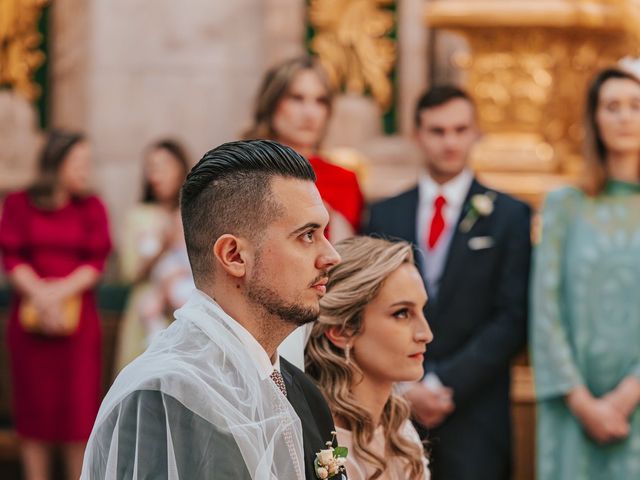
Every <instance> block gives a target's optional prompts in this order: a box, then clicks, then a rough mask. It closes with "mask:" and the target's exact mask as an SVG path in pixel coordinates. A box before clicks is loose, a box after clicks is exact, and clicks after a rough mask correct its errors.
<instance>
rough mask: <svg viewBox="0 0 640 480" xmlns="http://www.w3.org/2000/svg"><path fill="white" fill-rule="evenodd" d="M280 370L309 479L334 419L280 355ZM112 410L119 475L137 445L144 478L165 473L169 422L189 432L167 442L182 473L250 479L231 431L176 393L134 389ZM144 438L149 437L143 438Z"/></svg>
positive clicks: (99, 469) (98, 469)
mask: <svg viewBox="0 0 640 480" xmlns="http://www.w3.org/2000/svg"><path fill="white" fill-rule="evenodd" d="M280 370H281V372H282V376H283V378H284V380H285V384H286V386H287V398H288V399H289V402H290V403H291V405H292V406H293V408H294V410H295V411H296V413H297V414H298V416H299V417H300V420H301V423H302V432H303V447H304V457H305V476H306V478H307V479H309V480H314V479H316V478H317V477H316V475H315V470H314V465H313V462H314V460H315V456H316V453H317V452H318V451H320V450H321V449H323V448H326V446H325V443H326V442H327V441H328V440H331V432H332V431H333V430H335V427H334V424H333V418H332V417H331V412H330V411H329V407H328V406H327V404H326V402H325V400H324V397H323V396H322V393H320V390H318V388H317V387H316V386H315V384H314V383H313V382H312V381H311V380H310V379H309V378H308V377H307V376H306V375H305V374H304V373H303V372H302V371H301V370H299V369H297V368H296V367H295V366H293V365H292V364H290V363H289V362H288V361H287V360H285V359H284V358H280ZM167 404H170V405H167ZM167 407H170V408H167ZM117 410H119V411H116V412H114V413H113V414H112V415H111V418H110V419H109V420H108V421H107V422H106V423H105V424H104V425H103V428H107V429H109V431H112V430H113V429H114V428H116V427H115V421H116V417H117V415H118V414H119V423H118V427H117V428H118V437H119V450H118V475H117V477H118V479H123V480H125V479H131V478H133V473H134V463H133V461H132V460H133V459H132V457H131V452H132V451H135V450H136V448H137V449H138V452H139V457H138V460H139V463H141V464H144V468H143V469H141V470H144V474H143V476H144V478H150V479H151V478H153V479H154V480H155V479H163V478H165V479H166V478H167V477H168V473H167V461H166V459H167V443H168V442H167V440H168V439H166V436H167V430H166V424H167V423H169V424H170V425H172V432H174V431H175V432H182V433H185V432H188V434H186V435H181V436H180V438H179V439H178V438H174V439H172V440H173V441H172V442H171V443H172V444H173V448H174V451H175V457H176V461H177V464H176V468H177V469H178V472H179V473H180V475H181V478H182V476H184V477H185V478H190V479H191V478H192V479H233V480H250V479H251V476H250V474H249V471H248V470H247V468H246V466H245V463H244V460H243V458H242V454H241V452H240V450H239V449H238V447H237V445H236V443H235V440H234V439H233V435H232V434H231V433H230V432H228V431H221V430H219V429H216V428H214V427H213V426H212V425H211V424H210V423H209V422H207V421H206V420H204V419H203V418H201V417H200V416H199V415H197V414H196V413H194V412H192V411H191V410H188V409H187V408H185V407H184V406H183V405H182V404H181V403H180V402H179V401H178V400H176V399H175V398H173V397H171V396H169V395H165V394H163V393H161V392H158V391H155V390H141V391H135V392H133V393H132V394H130V395H129V396H128V397H126V398H125V399H124V400H123V401H122V403H121V407H120V408H119V409H117ZM166 411H170V412H171V418H167V414H166ZM140 415H143V416H144V420H145V421H144V422H139V421H138V420H139V418H140ZM196 432H198V433H197V434H196ZM147 438H148V439H150V440H151V439H152V440H151V441H148V442H146V441H145V439H147ZM159 439H163V440H162V441H158V440H159ZM212 466H215V468H212ZM91 471H92V473H93V477H92V478H104V476H105V475H104V465H103V464H95V465H92V466H91ZM141 478H142V476H141Z"/></svg>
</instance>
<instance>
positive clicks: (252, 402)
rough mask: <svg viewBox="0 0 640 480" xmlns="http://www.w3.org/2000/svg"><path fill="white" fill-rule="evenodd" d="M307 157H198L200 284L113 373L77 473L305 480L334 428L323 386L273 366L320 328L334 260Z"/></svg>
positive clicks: (260, 144) (189, 234) (259, 148)
mask: <svg viewBox="0 0 640 480" xmlns="http://www.w3.org/2000/svg"><path fill="white" fill-rule="evenodd" d="M314 182H315V174H314V172H313V170H312V168H311V166H310V164H309V163H308V162H307V160H306V159H304V158H303V157H302V156H300V155H299V154H297V153H296V152H295V151H293V150H292V149H290V148H288V147H284V146H282V145H280V144H278V143H275V142H271V141H260V140H257V141H246V142H232V143H227V144H224V145H221V146H219V147H218V148H215V149H213V150H211V151H209V152H207V153H206V154H205V155H204V157H203V158H202V160H200V162H199V163H198V164H197V165H196V166H195V167H194V168H193V169H192V170H191V172H190V174H189V176H188V177H187V180H186V182H185V184H184V186H183V187H182V193H181V213H182V222H183V226H184V233H185V239H186V245H187V251H188V254H189V260H190V263H191V268H192V271H193V275H194V280H195V284H196V287H197V290H196V291H195V292H194V294H193V296H192V297H191V299H190V300H189V302H188V303H187V305H185V307H183V308H182V309H180V310H178V311H177V312H176V321H175V322H174V323H173V324H172V325H171V326H170V327H169V328H168V329H167V330H166V331H164V332H163V333H162V334H161V335H159V337H158V338H157V339H156V340H154V342H153V343H152V344H151V346H150V347H149V349H148V350H147V351H146V352H145V353H144V354H143V355H142V356H141V357H139V358H138V359H136V360H135V361H134V362H133V363H132V364H131V365H129V366H128V367H127V368H126V369H124V370H123V372H122V373H121V374H120V375H119V376H118V378H117V379H116V381H115V382H114V385H113V386H112V388H111V389H110V391H109V393H108V394H107V396H106V398H105V400H104V402H103V404H102V406H101V409H100V413H99V415H98V418H97V420H96V424H95V426H94V429H93V432H92V435H91V438H90V440H89V444H88V447H87V452H86V454H85V460H84V465H83V471H82V478H83V479H98V478H99V479H104V478H106V479H118V480H120V479H125V478H127V479H128V478H169V479H178V478H180V479H183V478H188V479H196V478H215V479H218V478H220V479H223V478H224V479H226V478H233V479H234V480H235V479H256V478H265V479H270V478H274V477H275V478H282V479H289V478H291V479H294V478H296V479H302V478H305V477H306V478H307V479H312V478H316V474H315V470H314V465H313V461H314V458H315V454H316V452H318V451H319V450H320V449H323V448H326V447H325V442H326V441H328V440H331V437H332V436H331V432H332V431H333V430H334V429H335V427H334V425H333V420H332V418H331V414H330V412H329V409H328V407H327V405H326V403H325V402H324V400H323V397H322V395H321V394H320V392H319V390H318V389H317V388H316V387H315V386H314V385H313V383H312V382H311V381H309V380H308V379H307V377H305V376H304V374H303V373H302V372H301V371H300V370H298V369H296V368H295V367H293V366H292V365H291V364H289V363H288V362H287V361H286V360H285V359H283V358H279V357H278V353H277V350H276V349H277V347H278V345H279V344H280V342H281V341H282V340H283V339H284V338H285V337H287V335H289V333H291V332H292V331H293V330H294V329H295V328H296V327H298V326H300V325H302V324H305V323H308V322H313V321H314V320H316V318H317V317H318V314H319V300H320V298H321V297H322V296H323V295H324V293H325V289H326V287H325V285H326V282H327V272H328V270H329V268H331V267H332V266H334V265H336V264H337V263H338V262H339V261H340V257H339V255H338V254H337V252H336V251H335V250H334V249H333V247H332V246H331V244H330V243H329V242H328V241H327V239H326V237H325V235H324V230H325V228H326V226H327V223H328V221H329V215H328V213H327V211H326V209H325V207H324V204H323V202H322V199H321V198H320V195H319V194H318V190H317V189H316V186H315V183H314Z"/></svg>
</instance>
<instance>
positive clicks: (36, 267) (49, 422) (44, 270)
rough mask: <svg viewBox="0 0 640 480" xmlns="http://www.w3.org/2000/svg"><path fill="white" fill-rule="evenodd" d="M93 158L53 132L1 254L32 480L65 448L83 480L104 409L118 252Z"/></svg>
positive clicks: (0, 241)
mask: <svg viewBox="0 0 640 480" xmlns="http://www.w3.org/2000/svg"><path fill="white" fill-rule="evenodd" d="M90 155H91V152H90V147H89V144H88V142H87V141H86V140H84V138H83V137H82V136H81V135H77V134H69V133H63V132H53V133H51V135H50V136H49V139H48V141H47V144H46V146H45V148H44V151H43V153H42V156H41V158H40V164H39V176H38V179H37V180H36V182H35V183H34V184H33V185H32V186H31V187H30V188H29V189H28V190H27V191H23V192H17V193H13V194H10V195H9V196H7V198H6V200H5V202H4V207H3V212H2V218H1V220H0V251H1V253H2V259H3V262H4V268H5V269H6V271H7V273H8V277H9V280H10V282H11V284H12V286H13V292H14V295H13V298H12V303H11V314H10V318H9V324H8V332H7V338H8V344H9V355H10V363H11V379H12V393H13V413H14V419H15V428H16V431H17V433H18V435H19V436H20V438H21V445H20V450H21V456H22V461H23V465H24V471H25V476H26V478H27V479H35V478H38V479H46V478H49V463H50V459H51V447H53V446H54V445H60V446H61V447H62V452H63V455H64V460H65V463H66V467H67V475H68V478H78V477H79V476H80V470H81V467H82V455H83V452H84V446H85V443H86V441H87V439H88V438H89V434H90V433H91V427H92V425H93V422H94V420H95V416H96V414H97V411H98V407H99V403H100V393H101V392H100V385H101V383H100V372H101V333H100V324H99V320H98V311H97V307H96V299H95V295H94V292H93V288H94V286H95V285H96V283H97V281H98V279H99V278H100V274H101V272H102V270H103V267H104V264H105V260H106V258H107V255H108V254H109V251H110V249H111V240H110V237H109V228H108V223H107V214H106V211H105V207H104V205H103V204H102V202H101V201H100V200H99V199H98V198H97V197H96V196H94V195H90V194H89V193H88V185H89V177H90V162H91V156H90Z"/></svg>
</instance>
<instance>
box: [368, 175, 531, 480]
mask: <svg viewBox="0 0 640 480" xmlns="http://www.w3.org/2000/svg"><path fill="white" fill-rule="evenodd" d="M489 190H490V189H488V188H487V187H484V186H483V185H481V184H480V183H478V182H477V181H475V180H474V181H473V183H472V185H471V187H470V189H469V192H468V194H467V200H466V201H465V207H463V210H462V212H461V215H460V219H459V220H458V225H456V230H455V233H454V234H453V237H452V239H451V243H450V247H449V253H448V256H447V259H446V261H445V266H444V270H443V272H442V276H441V281H440V290H439V292H438V296H437V298H436V299H433V300H431V299H430V300H429V302H428V304H427V307H426V309H425V316H426V317H427V320H428V321H429V324H430V326H431V328H432V330H433V334H434V340H433V342H432V343H431V344H430V345H428V346H427V354H426V356H425V363H424V367H425V373H426V372H430V371H431V372H435V373H436V374H437V375H438V377H439V378H440V380H441V381H442V383H443V384H444V385H446V386H448V387H451V388H453V391H454V402H455V404H456V410H455V412H454V413H453V414H452V415H450V416H449V418H448V419H447V420H446V421H445V422H444V423H443V424H442V425H441V426H440V427H439V428H437V429H434V430H433V431H432V432H429V440H430V442H431V448H432V453H431V454H432V461H431V468H432V472H433V480H471V479H478V478H490V479H492V480H500V479H506V478H509V477H510V474H511V473H510V471H511V450H510V444H511V437H510V414H509V385H510V375H509V370H510V368H509V367H510V361H511V359H512V358H513V357H514V355H515V354H516V353H518V352H519V351H520V350H521V349H522V347H523V346H524V344H525V340H526V331H527V328H526V319H527V292H528V279H529V264H530V255H531V241H530V209H529V207H528V206H527V205H525V204H524V203H522V202H520V201H518V200H515V199H513V198H511V197H509V196H507V195H504V194H501V193H497V192H496V193H497V197H496V200H495V202H494V210H493V212H492V213H491V214H490V215H489V216H486V217H480V218H479V219H478V220H477V221H476V222H475V224H474V225H473V227H472V228H471V230H470V231H469V232H467V233H463V232H461V231H460V229H459V223H460V221H461V220H462V218H464V216H465V215H466V214H467V212H468V209H469V206H468V205H469V200H470V198H471V196H472V195H475V194H481V193H485V192H487V191H489ZM417 208H418V188H414V189H412V190H409V191H407V192H405V193H402V194H400V195H398V196H397V197H393V198H390V199H387V200H385V201H382V202H380V203H378V204H375V205H373V206H372V207H371V208H370V212H369V224H368V227H367V229H366V231H367V233H370V234H372V233H373V234H378V235H382V236H384V237H388V238H399V239H403V240H407V241H409V242H412V243H414V244H418V240H419V239H418V237H417V235H416V214H417ZM474 237H490V238H491V239H492V240H491V242H492V245H491V246H490V247H489V248H483V249H478V250H473V249H471V248H470V246H469V240H470V239H471V238H474ZM416 258H417V261H418V262H420V261H421V259H420V255H419V254H418V255H417V257H416ZM423 434H424V430H423Z"/></svg>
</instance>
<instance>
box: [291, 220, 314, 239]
mask: <svg viewBox="0 0 640 480" xmlns="http://www.w3.org/2000/svg"><path fill="white" fill-rule="evenodd" d="M320 227H321V225H320V224H319V223H315V222H309V223H305V224H304V225H303V226H301V227H300V228H296V229H295V230H294V231H293V232H291V233H290V234H289V236H290V237H296V236H298V235H300V234H301V233H304V232H306V231H307V230H317V229H318V228H320Z"/></svg>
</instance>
